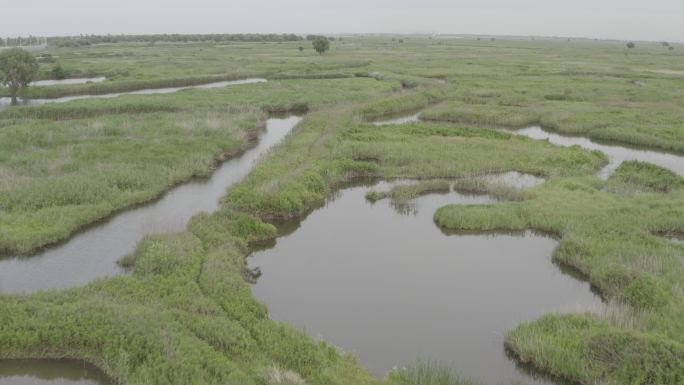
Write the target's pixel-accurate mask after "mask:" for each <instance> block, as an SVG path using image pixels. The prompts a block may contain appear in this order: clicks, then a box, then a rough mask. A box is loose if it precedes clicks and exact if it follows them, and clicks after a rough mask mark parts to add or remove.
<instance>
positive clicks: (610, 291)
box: [435, 166, 684, 384]
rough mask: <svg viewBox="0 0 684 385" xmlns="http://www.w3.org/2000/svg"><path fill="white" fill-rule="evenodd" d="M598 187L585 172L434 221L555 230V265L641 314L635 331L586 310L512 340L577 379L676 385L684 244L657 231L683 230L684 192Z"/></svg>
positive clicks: (520, 331)
mask: <svg viewBox="0 0 684 385" xmlns="http://www.w3.org/2000/svg"><path fill="white" fill-rule="evenodd" d="M629 167H631V166H626V167H625V168H626V169H628V168H629ZM607 183H610V181H609V182H607ZM602 184H603V183H602V182H598V181H596V180H595V179H589V178H568V179H562V180H551V181H549V182H547V183H546V184H545V185H543V186H540V187H538V188H536V189H534V191H533V194H532V195H531V196H529V197H527V199H525V200H523V201H520V202H507V203H500V204H497V205H491V206H447V207H444V208H442V209H440V210H438V211H437V213H436V214H435V220H436V222H437V223H438V224H439V225H441V226H443V227H446V228H448V229H452V230H476V231H480V230H482V231H484V230H524V229H536V230H540V231H546V232H550V233H554V234H558V235H560V236H561V237H562V240H561V242H560V245H559V247H558V248H557V249H556V250H555V252H554V256H553V257H554V259H555V260H556V261H558V262H559V263H561V264H563V265H567V266H571V267H573V268H575V269H577V270H578V271H580V272H582V273H583V274H584V275H585V276H586V277H587V279H588V280H589V282H591V284H592V285H593V286H594V287H596V288H597V289H598V290H599V291H600V292H601V293H602V295H603V296H605V297H606V298H608V299H610V300H612V301H615V302H617V303H620V304H624V306H626V307H627V308H629V309H634V311H637V312H639V313H640V314H641V316H640V318H641V321H640V322H639V324H640V325H641V326H640V327H639V328H636V329H634V328H630V329H627V328H625V327H624V323H620V322H615V321H613V322H609V321H606V320H600V319H596V317H595V316H593V315H588V314H587V315H568V316H547V317H543V318H542V319H540V320H538V321H534V322H532V323H528V324H524V325H521V326H519V327H517V328H515V329H514V330H513V331H511V332H510V333H509V334H508V335H507V336H506V344H507V346H508V347H509V348H511V349H512V350H513V351H514V352H515V354H517V356H518V357H519V359H520V360H522V361H523V362H529V363H532V364H533V365H534V366H536V367H538V368H541V369H543V370H544V371H545V372H548V373H551V374H554V375H558V376H562V377H565V378H568V379H570V380H573V381H576V382H587V381H592V379H598V378H602V379H604V380H605V382H606V383H611V384H612V383H615V384H639V383H643V381H646V378H648V381H650V382H649V383H653V384H669V383H677V382H678V381H681V379H682V378H684V377H682V376H684V367H682V366H681V364H680V363H681V362H682V358H684V355H682V353H683V352H684V351H682V349H681V342H680V341H681V337H682V335H684V334H683V333H684V328H682V327H681V323H679V322H677V321H675V320H677V319H680V317H681V316H682V314H683V313H684V306H683V304H682V296H681V277H682V276H683V274H684V267H683V266H682V261H681V255H682V254H681V252H682V250H681V248H680V247H678V246H673V245H672V244H670V243H669V242H667V241H666V240H661V239H659V238H658V237H656V236H654V235H652V234H653V233H654V232H656V233H657V232H660V231H679V229H682V228H684V222H682V218H684V212H682V207H684V195H682V194H681V192H677V193H671V194H669V195H662V194H648V195H636V196H623V195H617V194H614V193H610V192H605V191H603V190H602V189H603V186H602ZM637 218H638V219H637ZM628 345H629V346H628ZM637 346H638V348H637ZM592 349H606V350H607V351H605V352H602V351H597V352H594V353H592V352H593V350H592ZM591 354H600V355H604V354H605V355H609V356H607V357H604V356H601V357H596V358H595V359H594V358H593V356H592V355H591Z"/></svg>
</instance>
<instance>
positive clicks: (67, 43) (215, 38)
mask: <svg viewBox="0 0 684 385" xmlns="http://www.w3.org/2000/svg"><path fill="white" fill-rule="evenodd" d="M300 40H304V38H303V37H301V36H299V35H295V34H292V33H290V34H285V33H284V34H255V33H247V34H242V33H241V34H193V35H182V34H158V35H81V36H68V37H51V38H48V42H49V43H50V44H51V45H56V46H58V47H79V46H86V45H91V44H99V43H135V42H140V43H154V42H216V43H220V42H229V41H246V42H262V41H263V42H285V41H300Z"/></svg>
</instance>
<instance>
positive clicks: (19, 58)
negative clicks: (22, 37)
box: [0, 48, 38, 104]
mask: <svg viewBox="0 0 684 385" xmlns="http://www.w3.org/2000/svg"><path fill="white" fill-rule="evenodd" d="M37 73H38V62H37V61H36V58H35V57H33V55H31V54H30V53H29V52H28V51H25V50H23V49H21V48H11V49H6V50H4V51H1V52H0V83H2V84H4V85H5V86H7V88H9V91H10V96H11V97H12V104H16V103H17V93H19V90H20V89H22V88H25V87H27V86H28V85H29V83H31V81H32V80H33V78H35V76H36V74H37Z"/></svg>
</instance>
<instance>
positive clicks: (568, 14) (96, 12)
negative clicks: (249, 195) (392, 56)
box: [0, 0, 684, 42]
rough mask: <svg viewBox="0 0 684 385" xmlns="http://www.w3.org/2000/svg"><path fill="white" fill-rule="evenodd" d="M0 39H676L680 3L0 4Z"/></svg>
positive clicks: (87, 0)
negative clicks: (312, 36)
mask: <svg viewBox="0 0 684 385" xmlns="http://www.w3.org/2000/svg"><path fill="white" fill-rule="evenodd" d="M0 20H1V21H0V36H18V35H22V36H26V35H34V36H57V35H79V34H107V33H111V34H121V33H124V34H148V33H299V34H303V33H328V34H341V33H402V34H408V33H438V34H448V33H451V34H478V35H522V36H530V35H535V36H568V37H589V38H609V39H621V40H654V41H671V42H684V0H648V1H647V0H563V1H559V0H517V1H510V0H479V1H475V0H469V1H463V0H375V1H373V0H366V1H363V0H289V1H277V0H250V1H231V0H19V1H17V0H0Z"/></svg>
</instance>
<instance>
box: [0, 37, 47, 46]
mask: <svg viewBox="0 0 684 385" xmlns="http://www.w3.org/2000/svg"><path fill="white" fill-rule="evenodd" d="M46 43H47V40H46V38H44V37H37V36H28V37H23V36H18V37H7V38H4V39H3V38H1V37H0V47H20V46H26V45H41V44H46Z"/></svg>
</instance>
